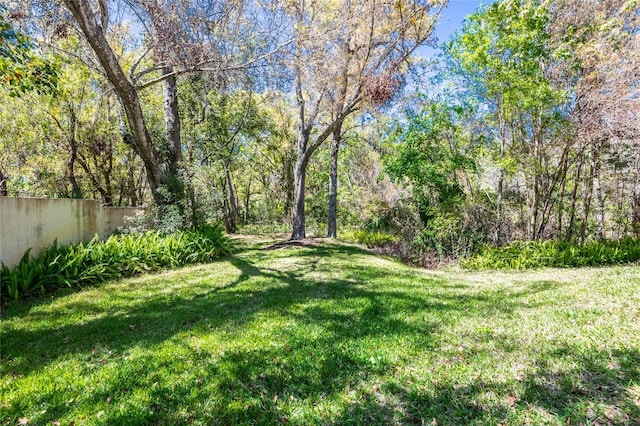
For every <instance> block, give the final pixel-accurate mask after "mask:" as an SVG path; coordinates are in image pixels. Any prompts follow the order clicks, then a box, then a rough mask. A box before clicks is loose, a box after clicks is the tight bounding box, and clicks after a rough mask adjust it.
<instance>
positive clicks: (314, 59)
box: [283, 0, 446, 240]
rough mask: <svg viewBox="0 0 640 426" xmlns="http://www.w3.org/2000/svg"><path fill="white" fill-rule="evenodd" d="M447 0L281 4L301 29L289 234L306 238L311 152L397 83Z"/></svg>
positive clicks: (294, 66) (294, 63) (294, 59)
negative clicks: (368, 102)
mask: <svg viewBox="0 0 640 426" xmlns="http://www.w3.org/2000/svg"><path fill="white" fill-rule="evenodd" d="M445 3H446V2H444V1H428V0H427V1H418V0H397V1H394V2H379V1H376V0H363V1H358V2H355V1H345V2H340V3H337V4H336V2H335V1H331V0H323V1H314V2H307V1H305V0H302V1H295V2H294V1H289V2H286V3H285V5H284V6H283V8H284V11H285V13H286V14H287V15H288V16H290V17H291V19H292V24H291V27H292V28H293V29H294V33H295V34H294V46H293V49H292V52H291V63H290V67H291V70H292V72H293V78H294V90H295V94H296V107H297V156H296V163H295V166H294V185H295V190H294V208H293V229H292V233H291V239H293V240H297V239H302V238H304V237H305V235H306V224H305V178H306V171H307V166H308V164H309V161H310V159H311V156H312V155H313V153H314V152H315V151H316V150H317V149H318V147H319V146H320V145H322V144H323V143H324V142H325V141H326V140H327V138H329V136H331V135H332V134H334V132H337V133H340V131H341V130H340V128H341V126H342V124H343V123H344V120H345V119H346V118H347V117H348V116H350V115H352V114H353V113H354V112H356V111H357V110H358V109H360V108H361V107H362V104H363V102H365V100H366V99H367V98H369V99H372V98H373V99H375V98H376V97H377V96H379V95H380V94H381V93H384V92H385V89H386V88H388V87H389V86H390V85H391V86H393V83H390V82H394V81H396V79H397V78H398V74H399V73H401V72H402V65H403V61H404V60H406V59H407V57H408V56H409V55H410V54H411V53H412V52H413V51H414V50H415V49H416V48H417V47H419V46H420V45H421V44H423V43H424V42H425V41H426V40H427V39H428V38H429V36H430V34H431V31H432V29H433V25H434V22H435V19H436V16H437V14H438V13H439V11H440V10H441V8H442V7H443V5H444V4H445ZM367 89H368V90H367ZM336 129H338V130H336ZM336 155H337V153H336ZM334 182H335V181H334ZM332 192H333V194H334V195H335V193H336V191H334V190H332Z"/></svg>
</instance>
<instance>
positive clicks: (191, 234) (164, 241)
mask: <svg viewBox="0 0 640 426" xmlns="http://www.w3.org/2000/svg"><path fill="white" fill-rule="evenodd" d="M230 250H231V243H230V241H229V239H228V238H227V237H226V236H225V235H224V234H223V232H222V230H221V229H220V228H219V227H203V228H201V229H198V230H192V231H179V232H175V233H173V234H168V235H161V234H159V233H158V232H151V231H150V232H146V233H140V234H126V235H113V236H111V237H109V238H108V239H107V240H106V241H101V240H99V239H98V238H97V237H96V238H94V239H93V240H91V241H90V242H89V243H87V244H82V243H80V244H75V245H69V246H60V245H58V243H57V241H56V242H54V243H53V244H52V245H51V246H49V247H48V248H46V249H45V250H43V251H42V252H41V253H40V254H39V255H38V256H35V257H33V256H31V255H30V250H28V251H27V252H26V253H25V254H24V255H23V256H22V259H21V260H20V262H19V263H18V264H17V265H15V266H14V267H12V268H9V267H7V266H6V265H4V264H2V265H1V269H0V298H2V300H6V299H7V298H9V299H12V300H18V299H20V298H24V297H27V296H29V295H32V294H34V293H44V292H46V291H51V290H55V289H57V288H60V287H84V286H87V285H92V284H97V283H100V282H104V281H108V280H111V279H115V278H120V277H130V276H133V275H137V274H141V273H144V272H152V271H158V270H161V269H164V268H173V267H177V266H182V265H187V264H193V263H202V262H207V261H210V260H212V259H214V258H216V257H219V256H221V255H224V254H227V253H229V252H230Z"/></svg>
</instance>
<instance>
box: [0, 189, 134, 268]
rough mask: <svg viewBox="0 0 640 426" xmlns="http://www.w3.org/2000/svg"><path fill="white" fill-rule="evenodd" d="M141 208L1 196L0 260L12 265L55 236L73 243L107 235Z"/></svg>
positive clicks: (62, 240)
mask: <svg viewBox="0 0 640 426" xmlns="http://www.w3.org/2000/svg"><path fill="white" fill-rule="evenodd" d="M140 210H141V209H140V208H134V207H101V206H100V203H99V202H98V201H95V200H73V199H58V198H56V199H53V198H13V197H0V260H1V261H2V262H4V264H5V265H7V266H13V265H15V264H17V263H18V262H19V261H20V258H21V257H22V255H23V254H24V252H25V251H26V250H27V249H29V248H31V249H32V250H31V254H33V255H35V254H37V253H39V252H40V250H42V249H43V248H45V247H47V246H49V245H50V244H51V243H53V241H54V240H55V239H57V240H58V243H59V244H71V243H77V242H81V241H89V240H91V239H92V238H93V237H94V236H95V235H96V234H97V235H98V236H99V237H100V238H104V237H107V236H109V235H111V234H112V233H113V232H114V231H115V230H116V229H117V228H118V227H120V226H122V225H123V224H124V218H125V217H126V216H133V215H135V213H136V212H138V211H140Z"/></svg>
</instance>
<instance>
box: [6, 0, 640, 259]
mask: <svg viewBox="0 0 640 426" xmlns="http://www.w3.org/2000/svg"><path fill="white" fill-rule="evenodd" d="M445 5H446V1H445V0H392V1H379V0H359V1H333V0H318V1H306V0H299V1H284V2H282V1H269V0H266V1H257V0H255V1H254V0H233V1H222V0H163V1H160V0H97V1H90V0H63V1H60V2H44V1H37V0H31V1H29V2H26V1H12V0H10V1H9V2H8V3H7V4H6V6H5V7H2V8H1V9H0V82H1V83H0V85H1V87H2V90H1V91H0V98H1V100H0V104H1V105H2V108H1V109H0V193H1V195H4V196H36V197H42V196H47V197H70V198H97V199H100V200H101V202H102V203H103V204H104V205H109V206H139V205H145V206H152V205H153V206H155V207H154V208H149V209H148V210H149V211H152V214H151V216H153V220H154V226H156V227H160V228H163V229H169V230H170V229H181V228H194V227H198V226H200V225H202V224H204V223H207V222H215V221H223V222H224V224H225V227H226V230H227V231H228V232H230V233H233V232H236V231H237V230H238V229H239V228H240V227H248V226H259V227H261V229H276V228H279V229H281V228H282V227H285V226H286V227H289V229H290V230H291V238H292V239H301V238H305V236H306V234H307V233H308V231H307V228H308V226H307V225H309V227H311V229H312V230H313V231H314V232H321V233H322V234H325V233H326V234H327V235H328V236H330V237H335V236H337V234H338V230H339V229H340V230H343V229H345V230H346V229H360V230H363V231H366V232H372V233H373V232H383V233H387V234H391V235H392V236H393V237H394V244H395V247H394V250H396V251H397V252H399V253H400V254H402V255H403V256H407V257H412V258H418V259H419V258H422V256H424V255H425V254H426V253H436V254H437V255H438V256H439V257H449V256H454V257H457V256H462V255H466V254H469V253H472V252H473V251H475V250H476V249H477V248H478V247H479V246H480V245H481V244H484V243H488V244H494V245H502V244H505V243H507V242H510V241H513V240H547V239H560V240H569V241H576V242H584V241H587V240H590V239H618V238H622V237H625V236H639V235H640V149H638V142H639V141H640V139H639V138H640V121H639V118H640V117H639V114H640V92H639V88H640V87H639V82H640V27H639V23H640V2H638V1H636V0H608V1H599V0H501V1H497V2H495V3H492V4H490V5H488V6H486V7H484V8H481V9H480V10H478V11H477V12H476V13H475V14H473V15H471V16H469V17H468V18H467V20H466V21H465V23H464V25H463V27H462V28H461V29H460V30H458V31H457V32H456V33H455V34H454V35H453V36H452V38H451V39H450V40H441V42H442V43H441V44H440V49H439V54H438V57H437V58H422V57H421V56H420V54H421V53H422V52H423V50H421V47H422V46H424V45H426V44H432V45H433V44H434V43H435V40H434V37H433V29H434V26H435V25H437V19H438V16H439V14H440V12H441V10H442V8H443V7H444V6H445Z"/></svg>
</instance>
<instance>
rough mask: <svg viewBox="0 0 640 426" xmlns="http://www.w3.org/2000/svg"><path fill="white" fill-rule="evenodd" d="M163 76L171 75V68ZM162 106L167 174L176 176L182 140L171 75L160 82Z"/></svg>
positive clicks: (164, 69)
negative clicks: (166, 150)
mask: <svg viewBox="0 0 640 426" xmlns="http://www.w3.org/2000/svg"><path fill="white" fill-rule="evenodd" d="M162 72H163V73H164V74H171V73H173V68H172V67H165V68H163V69H162ZM162 104H163V110H164V126H165V131H166V133H167V141H168V144H167V145H168V146H167V148H168V149H169V155H168V157H169V158H168V159H167V160H168V167H169V172H170V173H171V174H173V175H175V176H177V175H178V168H179V164H180V162H181V161H182V140H181V139H180V114H179V111H178V87H177V82H176V78H175V76H173V75H171V76H170V77H167V78H166V79H164V80H162Z"/></svg>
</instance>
